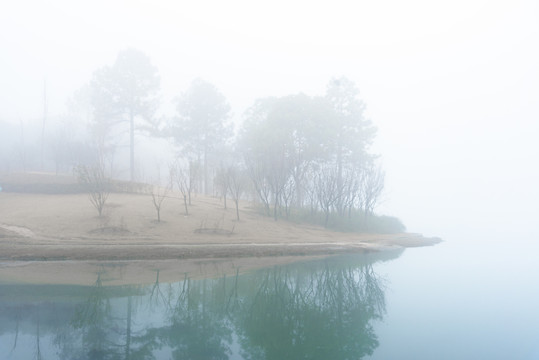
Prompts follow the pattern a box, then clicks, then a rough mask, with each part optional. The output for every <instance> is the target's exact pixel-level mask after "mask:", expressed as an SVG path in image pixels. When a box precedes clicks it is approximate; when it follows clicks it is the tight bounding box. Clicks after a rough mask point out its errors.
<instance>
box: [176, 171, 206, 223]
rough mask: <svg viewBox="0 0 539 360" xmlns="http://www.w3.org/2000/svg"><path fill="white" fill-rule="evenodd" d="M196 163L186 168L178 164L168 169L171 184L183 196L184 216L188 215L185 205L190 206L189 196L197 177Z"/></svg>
mask: <svg viewBox="0 0 539 360" xmlns="http://www.w3.org/2000/svg"><path fill="white" fill-rule="evenodd" d="M199 168H200V166H199V165H198V163H194V162H190V163H189V166H188V167H182V166H181V165H180V164H179V163H178V162H176V163H175V164H174V165H172V166H171V167H170V179H171V183H172V184H175V185H176V186H177V187H178V189H179V190H180V192H181V194H182V196H183V203H184V206H185V215H189V209H188V208H187V204H188V203H189V205H191V194H192V192H193V190H194V188H195V185H196V182H197V180H198V177H199Z"/></svg>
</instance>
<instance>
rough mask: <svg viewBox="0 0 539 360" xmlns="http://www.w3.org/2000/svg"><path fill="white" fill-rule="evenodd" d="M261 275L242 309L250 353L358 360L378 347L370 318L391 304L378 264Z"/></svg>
mask: <svg viewBox="0 0 539 360" xmlns="http://www.w3.org/2000/svg"><path fill="white" fill-rule="evenodd" d="M256 279H257V280H256V282H259V284H260V285H259V286H258V288H257V292H256V293H255V294H254V296H253V297H252V298H251V299H250V300H249V301H246V302H245V303H244V307H243V309H242V310H241V311H238V313H237V320H238V321H239V323H238V332H239V333H240V336H241V339H242V344H243V350H244V351H245V357H247V358H250V359H258V358H261V359H285V358H289V359H294V358H309V359H329V358H331V359H349V358H356V359H357V358H361V357H363V356H365V355H367V354H372V352H373V350H374V349H375V348H376V347H377V346H378V341H377V338H376V335H375V334H374V331H373V328H372V326H371V325H370V321H371V320H373V319H379V318H381V317H382V315H383V313H384V311H385V303H384V294H383V291H382V289H381V287H380V284H379V281H378V280H377V278H376V275H375V274H374V272H373V269H372V265H363V266H361V267H357V268H332V267H329V266H326V267H325V268H324V269H322V270H320V271H316V272H312V273H310V274H304V273H302V272H300V271H296V272H292V271H291V269H290V268H276V269H273V270H267V271H265V272H262V273H259V274H258V275H257V276H256ZM261 324H263V325H261Z"/></svg>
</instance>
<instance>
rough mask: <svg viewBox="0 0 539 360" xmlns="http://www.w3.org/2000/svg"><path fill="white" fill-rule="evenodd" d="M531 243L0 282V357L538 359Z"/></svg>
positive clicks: (448, 245)
mask: <svg viewBox="0 0 539 360" xmlns="http://www.w3.org/2000/svg"><path fill="white" fill-rule="evenodd" d="M472 243H473V242H472ZM486 244H488V246H487V245H486ZM533 244H534V243H532V242H525V241H520V240H514V239H512V240H510V241H509V240H508V241H506V242H492V243H483V244H482V245H480V246H472V245H470V243H465V242H463V243H458V242H449V241H446V242H444V243H443V244H440V245H437V246H435V247H429V248H416V249H408V250H406V251H405V252H404V253H403V252H400V251H396V252H389V253H379V254H367V255H353V256H352V255H350V256H341V257H335V258H330V259H325V260H322V261H314V262H302V263H297V264H293V265H289V266H281V267H274V268H269V269H263V270H260V271H256V272H252V273H249V274H244V275H236V276H230V275H229V276H220V277H217V278H213V279H199V280H194V279H189V277H188V276H185V275H183V274H179V275H178V281H177V282H176V283H161V282H159V278H158V272H157V271H156V281H155V283H154V284H149V285H148V284H147V285H134V286H107V284H106V281H105V280H104V279H106V274H104V273H101V274H99V273H96V282H95V284H94V286H88V287H84V286H39V285H22V284H1V283H0V358H1V359H158V360H161V359H253V360H254V359H300V358H303V359H361V358H363V359H539V280H538V279H539V278H538V276H537V275H538V274H539V262H538V261H537V255H536V254H537V250H538V246H536V245H533ZM0 274H1V272H0ZM0 281H1V279H0Z"/></svg>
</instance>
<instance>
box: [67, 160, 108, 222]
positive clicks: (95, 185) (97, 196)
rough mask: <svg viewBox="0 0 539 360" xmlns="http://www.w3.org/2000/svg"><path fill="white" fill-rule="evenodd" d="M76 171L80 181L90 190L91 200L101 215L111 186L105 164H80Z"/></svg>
mask: <svg viewBox="0 0 539 360" xmlns="http://www.w3.org/2000/svg"><path fill="white" fill-rule="evenodd" d="M75 173H76V174H77V177H78V180H79V183H80V184H82V186H83V187H84V189H85V190H86V191H87V192H88V195H89V198H90V202H91V203H92V205H93V206H94V207H95V208H96V210H97V212H98V213H99V216H102V215H103V209H104V207H105V203H106V202H107V199H108V197H109V194H110V188H111V184H110V180H109V179H108V178H107V177H106V176H105V169H104V166H103V164H102V163H98V164H95V165H93V166H90V165H79V166H78V167H77V168H76V169H75Z"/></svg>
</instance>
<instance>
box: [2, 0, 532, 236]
mask: <svg viewBox="0 0 539 360" xmlns="http://www.w3.org/2000/svg"><path fill="white" fill-rule="evenodd" d="M128 47H133V48H136V49H139V50H141V51H143V52H145V53H146V54H147V55H149V56H150V58H151V61H152V63H153V64H154V65H155V66H156V67H157V68H158V69H159V72H160V75H161V89H162V92H163V96H162V104H163V105H164V106H163V111H168V110H170V111H171V112H172V111H173V110H174V107H173V105H172V100H173V99H174V98H175V97H176V96H177V95H179V94H180V93H181V92H182V91H184V90H186V89H187V87H188V85H189V84H190V82H191V81H192V80H193V78H196V77H202V78H203V79H205V80H207V81H209V82H211V83H213V84H214V85H216V86H217V88H218V89H219V90H220V91H221V92H222V93H223V94H224V95H225V96H226V97H227V99H228V101H229V102H230V105H231V107H232V110H233V112H234V120H235V121H236V122H237V123H239V122H240V121H241V114H242V113H243V111H244V110H245V109H246V108H247V107H248V106H250V105H251V104H252V103H253V101H254V100H255V99H256V98H260V97H265V96H271V95H272V96H284V95H289V94H294V93H298V92H304V93H306V94H308V95H317V94H320V95H322V94H323V92H324V89H325V85H326V84H327V82H328V81H329V80H330V78H331V77H334V76H335V77H338V76H341V75H344V76H347V77H349V78H350V79H351V80H353V81H354V82H355V83H356V84H357V86H358V87H359V89H360V91H361V97H362V99H363V100H364V101H365V102H366V104H367V112H368V115H369V118H370V119H371V120H372V121H373V123H374V124H375V125H376V126H377V127H378V129H379V131H378V136H377V139H376V141H375V145H374V149H375V152H377V153H379V154H381V156H382V164H383V167H384V169H385V170H386V195H385V201H384V203H383V204H382V206H381V207H380V208H379V211H380V212H383V213H387V214H390V215H395V216H398V217H399V218H401V219H402V220H403V222H404V223H405V224H406V225H407V227H408V229H409V230H410V231H416V232H422V233H425V234H427V235H438V236H442V237H445V238H449V239H451V238H461V239H465V240H472V239H484V240H486V241H489V240H491V239H492V238H491V235H492V236H494V237H498V238H500V239H504V238H507V237H511V236H518V237H525V238H529V239H533V238H534V236H537V235H538V233H539V231H538V230H536V223H537V218H538V216H539V205H538V204H539V189H538V184H539V165H538V160H537V159H538V157H539V145H537V143H538V137H539V3H538V2H537V1H534V0H522V1H518V0H517V1H513V0H511V1H509V0H507V1H480V0H466V1H451V2H449V1H443V2H442V1H426V0H425V1H406V2H402V1H396V0H395V1H354V2H352V1H349V2H347V1H331V2H330V3H328V4H326V5H316V4H314V3H313V2H310V1H296V2H290V1H271V2H269V1H267V2H253V1H196V2H195V1H191V2H182V1H93V2H77V1H46V2H43V1H7V2H4V3H3V4H2V5H0V121H3V122H8V123H13V124H18V123H19V122H20V121H22V122H24V123H28V124H31V123H35V126H36V128H40V126H41V121H42V116H43V83H44V80H46V83H47V114H48V115H47V116H48V117H50V118H51V119H52V118H54V117H55V116H59V115H61V114H62V113H63V112H65V102H66V99H67V98H68V97H69V96H70V95H72V94H73V92H74V91H75V90H77V89H79V88H80V87H81V86H82V85H83V84H85V83H86V82H88V81H89V79H90V77H91V74H92V72H93V71H94V70H96V69H97V68H99V67H102V66H105V65H111V64H113V63H114V60H115V58H116V56H117V54H118V52H119V51H120V50H124V49H126V48H128ZM0 131H2V129H0ZM481 234H483V236H481ZM487 234H488V235H487ZM508 240H510V239H509V238H508Z"/></svg>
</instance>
